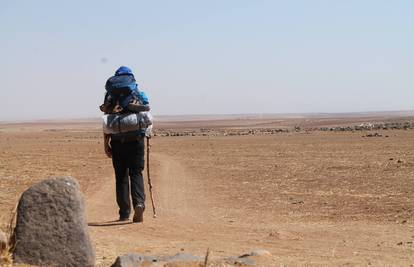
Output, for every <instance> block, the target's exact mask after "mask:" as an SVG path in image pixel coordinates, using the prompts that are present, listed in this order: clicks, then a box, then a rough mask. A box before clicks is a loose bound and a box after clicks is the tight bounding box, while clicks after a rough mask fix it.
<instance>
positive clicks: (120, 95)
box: [104, 74, 138, 110]
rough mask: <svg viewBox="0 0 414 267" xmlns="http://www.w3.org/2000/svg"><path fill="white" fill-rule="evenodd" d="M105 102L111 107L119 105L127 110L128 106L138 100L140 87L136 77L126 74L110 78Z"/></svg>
mask: <svg viewBox="0 0 414 267" xmlns="http://www.w3.org/2000/svg"><path fill="white" fill-rule="evenodd" d="M105 89H106V92H107V93H106V95H105V100H104V101H105V102H109V103H108V104H110V105H111V106H115V105H119V106H121V107H122V109H123V110H126V109H127V106H128V104H129V103H130V102H131V101H132V100H134V99H137V94H138V85H137V83H136V81H135V78H134V75H131V74H124V75H115V76H112V77H110V78H109V79H108V80H107V81H106V84H105Z"/></svg>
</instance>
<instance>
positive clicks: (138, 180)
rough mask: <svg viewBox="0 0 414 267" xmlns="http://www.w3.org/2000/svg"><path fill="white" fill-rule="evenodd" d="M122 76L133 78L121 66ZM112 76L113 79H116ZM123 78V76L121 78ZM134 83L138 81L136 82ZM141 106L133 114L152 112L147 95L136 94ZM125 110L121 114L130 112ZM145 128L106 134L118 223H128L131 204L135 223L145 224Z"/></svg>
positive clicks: (130, 72)
mask: <svg viewBox="0 0 414 267" xmlns="http://www.w3.org/2000/svg"><path fill="white" fill-rule="evenodd" d="M122 75H133V73H132V71H131V69H129V68H128V67H124V66H122V67H120V68H119V69H118V70H117V71H116V72H115V76H113V77H115V78H119V77H117V76H122ZM113 77H111V78H113ZM121 78H122V77H121ZM134 81H135V79H134ZM137 97H138V102H139V104H138V105H135V107H134V111H133V112H140V111H149V110H150V108H149V102H148V98H147V97H146V95H145V93H144V92H142V91H139V93H138V94H137ZM128 112H131V111H128V109H127V108H126V109H124V110H123V111H122V112H121V113H128ZM144 137H145V129H142V130H140V131H134V132H127V133H123V134H112V135H111V134H105V133H104V149H105V154H106V155H107V156H108V157H109V158H112V164H113V167H114V170H115V179H116V201H117V204H118V207H119V220H120V221H127V220H129V216H130V213H131V201H130V194H131V198H132V205H133V208H134V217H133V222H142V221H143V213H144V210H145V191H144V178H143V176H142V171H143V169H144V163H145V159H144V157H145V142H144V139H145V138H144Z"/></svg>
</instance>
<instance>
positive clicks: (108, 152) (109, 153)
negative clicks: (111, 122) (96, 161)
mask: <svg viewBox="0 0 414 267" xmlns="http://www.w3.org/2000/svg"><path fill="white" fill-rule="evenodd" d="M110 139H111V136H110V135H109V134H106V133H104V150H105V154H106V156H108V158H112V149H111V146H110V145H109V140H110Z"/></svg>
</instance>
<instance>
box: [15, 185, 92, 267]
mask: <svg viewBox="0 0 414 267" xmlns="http://www.w3.org/2000/svg"><path fill="white" fill-rule="evenodd" d="M15 235H16V236H15V238H16V246H15V250H14V260H15V262H17V263H26V264H32V265H40V266H45V265H52V266H85V267H86V266H94V263H95V253H94V251H93V248H92V245H91V242H90V239H89V234H88V228H87V224H86V219H85V208H84V202H83V197H82V194H81V192H80V190H79V184H78V182H77V181H76V180H75V179H74V178H72V177H57V178H51V179H47V180H45V181H43V182H41V183H38V184H35V185H33V186H32V187H30V188H29V189H28V190H26V191H25V192H24V193H23V194H22V197H21V198H20V201H19V205H18V208H17V219H16V229H15Z"/></svg>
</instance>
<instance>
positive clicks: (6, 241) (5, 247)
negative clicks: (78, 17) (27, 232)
mask: <svg viewBox="0 0 414 267" xmlns="http://www.w3.org/2000/svg"><path fill="white" fill-rule="evenodd" d="M15 218H16V208H14V209H13V210H12V211H11V212H10V219H9V220H8V223H6V224H5V225H1V227H0V266H12V264H13V257H12V252H13V249H14V245H15V238H14V222H15ZM0 221H3V220H0ZM3 231H4V233H3Z"/></svg>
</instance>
